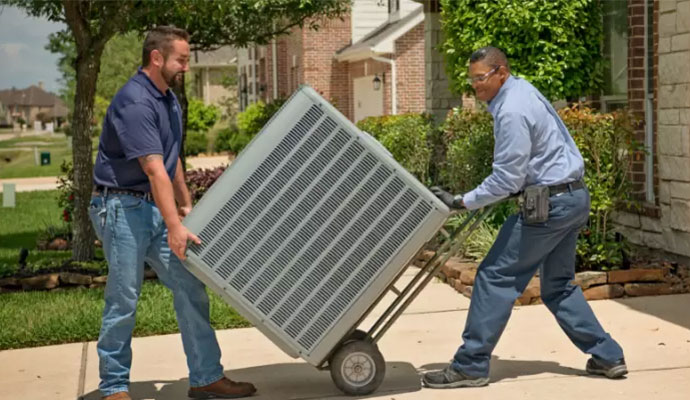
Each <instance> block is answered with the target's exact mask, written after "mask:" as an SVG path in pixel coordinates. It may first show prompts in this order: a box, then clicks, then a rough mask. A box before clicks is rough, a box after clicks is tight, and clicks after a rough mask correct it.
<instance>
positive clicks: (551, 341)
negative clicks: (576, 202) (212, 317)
mask: <svg viewBox="0 0 690 400" xmlns="http://www.w3.org/2000/svg"><path fill="white" fill-rule="evenodd" d="M405 279H409V274H406V276H405ZM383 304H388V302H386V301H384V302H383ZM590 304H591V305H592V307H593V308H594V311H595V312H596V314H597V315H598V317H599V318H600V321H601V323H602V324H603V325H604V327H605V329H606V330H607V331H609V332H610V333H611V334H612V335H613V336H614V337H615V338H616V339H617V340H618V341H619V342H620V343H621V345H622V346H623V348H624V349H625V352H626V360H627V362H628V368H629V370H630V374H629V375H628V377H627V378H625V379H622V380H616V381H611V380H608V379H605V378H600V377H590V376H586V374H585V373H584V365H585V362H586V360H587V358H588V357H587V356H586V355H584V354H582V353H580V352H579V350H577V349H576V348H575V347H574V346H573V345H572V344H570V342H569V341H568V339H567V338H566V336H565V334H563V332H562V331H561V330H560V328H559V327H558V325H557V324H556V322H555V320H554V319H553V317H552V316H551V314H550V313H549V311H548V310H547V309H546V307H544V306H542V305H537V306H524V307H516V308H515V309H514V312H513V316H512V318H511V320H510V322H509V324H508V326H507V328H506V330H505V332H504V334H503V336H502V338H501V341H500V342H499V344H498V347H497V348H496V351H495V352H494V358H493V361H492V370H491V383H490V385H489V386H487V387H483V388H476V389H449V390H433V389H427V388H422V387H421V385H420V380H419V374H420V373H422V372H424V371H426V370H429V369H436V368H441V367H443V366H444V365H445V364H446V363H447V362H448V360H449V359H450V358H451V357H452V355H453V353H454V352H455V350H456V348H457V346H458V345H459V344H460V335H461V332H462V328H463V326H464V322H465V318H466V316H467V309H468V307H469V300H468V299H466V298H464V297H463V296H461V295H459V294H457V293H456V292H455V291H454V290H452V289H451V288H449V287H448V286H447V285H445V284H442V283H439V282H432V283H431V284H429V286H427V288H425V290H424V291H423V292H422V294H421V295H420V296H419V297H418V298H417V299H416V300H415V302H413V303H412V305H411V307H410V308H409V309H408V310H407V311H406V312H405V313H404V314H403V315H402V316H401V317H400V319H399V320H398V321H397V322H396V323H395V324H394V325H393V327H392V328H391V330H390V331H388V332H387V334H386V336H384V337H383V339H382V340H381V342H380V343H379V345H380V349H381V352H382V353H383V355H384V358H385V359H386V369H387V373H386V379H385V380H384V382H383V384H382V386H381V387H380V388H379V390H378V391H377V392H376V393H373V394H371V395H369V396H364V397H361V398H366V399H381V400H384V399H385V400H391V399H395V400H403V399H414V400H419V399H434V400H436V399H462V398H471V399H477V400H481V399H492V400H495V399H511V400H518V399H525V400H527V399H530V400H532V399H548V400H553V399H573V400H575V399H577V400H582V399H606V400H630V399H640V400H651V399H666V400H673V399H677V400H688V399H689V398H690V312H688V309H689V308H690V295H688V294H686V295H673V296H660V297H641V298H629V299H622V300H616V301H613V300H604V301H594V302H591V303H590ZM377 313H378V311H375V312H374V313H373V315H372V317H375V315H376V314H377ZM370 321H371V318H370V319H369V321H368V322H365V325H366V324H367V323H370ZM218 339H219V341H220V343H221V348H222V350H223V364H224V366H225V368H226V375H227V376H229V377H230V378H232V379H236V380H246V381H251V382H253V383H254V384H255V385H256V386H257V387H258V389H259V391H258V393H257V394H256V395H255V396H254V397H253V399H257V400H264V399H265V400H268V399H271V400H285V399H294V400H297V399H300V400H307V399H349V398H351V397H348V396H343V395H342V394H341V393H340V392H339V391H338V390H337V389H336V388H335V386H334V385H333V384H332V382H331V378H330V375H329V373H328V372H327V371H318V370H316V369H315V368H314V367H312V366H311V365H309V364H307V363H306V362H304V361H302V360H301V359H291V358H289V357H288V356H286V355H285V354H284V353H283V352H282V351H281V350H279V349H278V348H277V347H276V346H275V345H274V344H273V343H272V342H270V341H269V340H268V339H266V338H265V337H264V336H263V335H262V334H261V333H260V332H259V331H258V330H256V329H254V328H246V329H235V330H224V331H218ZM132 345H133V351H134V361H133V368H132V374H131V379H132V385H131V394H132V396H133V398H134V399H156V400H164V399H165V400H174V399H186V398H187V397H186V391H187V388H188V386H187V379H186V376H187V371H186V364H185V358H184V354H183V352H182V344H181V340H180V336H179V335H165V336H155V337H145V338H135V339H134V340H133V344H132ZM95 347H96V346H95V343H93V342H90V343H75V344H67V345H59V346H49V347H41V348H34V349H21V350H10V351H2V352H0V384H1V386H0V387H2V388H3V390H2V396H0V397H2V398H3V399H4V398H6V399H30V400H42V399H75V398H80V397H81V398H83V399H89V400H95V399H99V398H100V397H99V393H98V390H97V387H98V358H97V356H96V348H95Z"/></svg>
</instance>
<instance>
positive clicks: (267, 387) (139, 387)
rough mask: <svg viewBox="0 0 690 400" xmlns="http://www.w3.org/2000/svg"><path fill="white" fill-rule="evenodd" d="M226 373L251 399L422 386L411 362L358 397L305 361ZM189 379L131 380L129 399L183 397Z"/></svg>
mask: <svg viewBox="0 0 690 400" xmlns="http://www.w3.org/2000/svg"><path fill="white" fill-rule="evenodd" d="M225 373H226V376H227V377H229V378H230V379H232V380H235V381H245V382H252V383H253V384H254V385H256V387H257V389H258V391H257V393H256V394H255V395H254V396H252V397H249V398H250V399H252V400H261V399H275V400H279V399H280V400H288V399H291V400H316V399H333V400H335V399H367V398H371V397H378V396H384V395H385V396H387V395H395V394H399V393H410V392H416V391H419V390H421V384H420V380H419V375H418V374H417V370H416V369H415V368H414V367H413V366H412V364H410V363H406V362H387V363H386V378H385V380H384V381H383V384H381V386H380V387H379V389H378V390H377V391H376V392H374V393H372V394H370V395H368V396H360V397H352V396H345V395H343V393H342V392H340V391H339V390H338V388H336V387H335V385H334V384H333V381H332V380H331V375H330V373H329V372H328V371H319V370H317V369H316V368H314V367H313V366H311V365H309V364H306V363H285V364H274V365H263V366H260V367H252V368H244V369H237V370H231V371H226V372H225ZM187 389H189V381H188V380H187V379H180V380H176V381H164V380H161V381H143V382H132V383H131V385H130V395H131V396H132V399H134V400H139V399H154V400H178V399H179V400H186V399H187ZM100 398H101V397H100V392H99V391H98V390H95V391H92V392H89V393H87V394H85V395H84V396H83V397H82V398H81V399H83V400H99V399H100Z"/></svg>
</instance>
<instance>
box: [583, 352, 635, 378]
mask: <svg viewBox="0 0 690 400" xmlns="http://www.w3.org/2000/svg"><path fill="white" fill-rule="evenodd" d="M586 370H587V373H588V374H592V375H604V376H605V377H607V378H609V379H617V378H622V377H623V376H624V375H627V374H628V367H626V365H625V358H621V359H620V360H617V361H614V362H610V361H604V360H602V359H600V358H598V357H592V358H590V359H589V360H587V367H586Z"/></svg>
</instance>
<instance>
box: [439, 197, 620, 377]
mask: <svg viewBox="0 0 690 400" xmlns="http://www.w3.org/2000/svg"><path fill="white" fill-rule="evenodd" d="M550 201H551V210H550V212H549V220H548V221H547V222H545V223H540V224H526V223H524V222H523V219H522V217H521V216H519V215H513V216H511V217H509V218H508V220H507V221H506V222H505V224H504V225H503V226H502V227H501V230H500V232H499V234H498V237H497V238H496V242H495V243H494V244H493V246H492V247H491V250H490V251H489V253H488V254H487V256H486V258H485V259H484V260H483V261H482V263H481V264H480V265H479V268H478V270H477V276H476V279H475V282H474V288H473V290H472V301H471V303H470V310H469V315H468V317H467V321H466V323H465V331H464V332H463V334H462V338H463V341H464V343H463V345H462V346H460V348H459V349H458V351H457V352H456V353H455V356H454V358H453V362H452V366H453V368H455V369H456V370H459V371H463V372H464V373H466V374H468V375H471V376H476V377H486V376H489V361H490V359H491V353H492V351H493V349H494V347H495V346H496V343H497V342H498V339H499V338H500V337H501V334H502V333H503V329H504V328H505V326H506V324H507V323H508V319H509V318H510V313H511V312H512V309H513V304H514V302H515V300H516V299H517V298H518V297H519V296H520V295H521V294H522V292H523V291H524V290H525V288H526V287H527V284H528V283H529V281H530V279H531V278H532V276H534V274H535V272H536V271H537V268H539V271H540V275H539V277H540V279H541V298H542V301H543V302H544V304H545V305H546V307H548V309H549V310H550V311H551V313H553V315H554V316H555V317H556V320H557V321H558V324H559V325H560V326H561V328H562V329H563V331H564V332H565V334H566V335H568V337H569V338H570V340H571V341H572V342H573V343H574V344H575V346H577V347H578V348H579V349H580V350H581V351H583V352H585V353H588V354H592V355H595V356H597V357H599V358H601V359H603V360H606V361H616V360H619V359H621V358H622V357H623V350H622V349H621V347H620V346H619V345H618V343H616V341H615V340H613V339H612V338H611V336H610V335H609V334H608V333H606V332H605V331H604V329H603V328H602V327H601V325H600V324H599V322H598V321H597V318H596V317H595V316H594V313H593V312H592V309H591V308H590V307H589V304H587V301H586V300H585V298H584V296H583V295H582V290H581V289H580V287H579V286H577V285H574V284H572V283H571V281H572V280H573V279H574V277H575V246H576V244H577V237H578V233H579V231H580V229H581V228H582V226H584V225H585V223H586V222H587V218H588V215H589V193H588V192H587V191H586V190H584V189H580V190H575V191H572V192H566V193H563V194H560V195H557V196H552V197H551V199H550Z"/></svg>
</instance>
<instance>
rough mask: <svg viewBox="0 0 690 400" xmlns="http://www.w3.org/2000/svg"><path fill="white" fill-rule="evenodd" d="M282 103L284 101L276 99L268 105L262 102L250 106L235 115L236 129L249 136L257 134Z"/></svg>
mask: <svg viewBox="0 0 690 400" xmlns="http://www.w3.org/2000/svg"><path fill="white" fill-rule="evenodd" d="M283 103H285V100H284V99H278V100H275V101H273V102H271V103H269V104H266V103H264V102H263V101H257V102H256V103H253V104H250V105H249V106H248V107H247V108H246V109H245V110H244V111H242V112H241V113H239V114H237V128H238V129H239V131H240V133H243V134H245V135H249V136H254V135H256V134H257V133H259V131H261V128H263V127H264V125H266V123H267V122H268V120H270V119H271V117H272V116H273V114H275V113H276V112H277V111H278V110H279V109H280V107H281V106H282V105H283Z"/></svg>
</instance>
